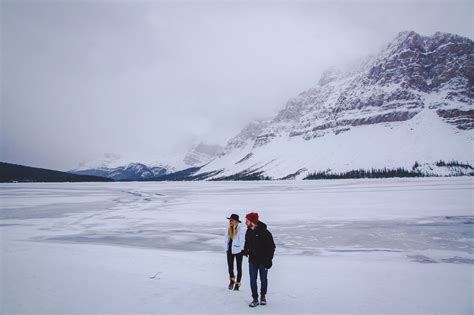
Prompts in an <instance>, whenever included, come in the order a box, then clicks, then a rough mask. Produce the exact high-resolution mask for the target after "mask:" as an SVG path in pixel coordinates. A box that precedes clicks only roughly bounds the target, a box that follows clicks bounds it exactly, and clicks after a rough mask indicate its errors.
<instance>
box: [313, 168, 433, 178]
mask: <svg viewBox="0 0 474 315" xmlns="http://www.w3.org/2000/svg"><path fill="white" fill-rule="evenodd" d="M424 176H425V175H423V174H422V173H421V172H419V171H414V170H411V171H409V170H407V169H404V168H401V167H399V168H396V169H389V168H383V169H371V170H364V169H358V170H352V171H348V172H340V173H332V172H327V171H319V172H315V173H311V174H309V175H308V176H306V177H305V178H304V179H351V178H388V177H424Z"/></svg>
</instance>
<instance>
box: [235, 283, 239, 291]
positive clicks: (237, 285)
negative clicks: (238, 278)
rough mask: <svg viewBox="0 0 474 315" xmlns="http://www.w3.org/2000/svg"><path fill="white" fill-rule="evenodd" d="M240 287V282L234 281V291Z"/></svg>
mask: <svg viewBox="0 0 474 315" xmlns="http://www.w3.org/2000/svg"><path fill="white" fill-rule="evenodd" d="M239 288H240V282H236V283H235V287H234V291H239Z"/></svg>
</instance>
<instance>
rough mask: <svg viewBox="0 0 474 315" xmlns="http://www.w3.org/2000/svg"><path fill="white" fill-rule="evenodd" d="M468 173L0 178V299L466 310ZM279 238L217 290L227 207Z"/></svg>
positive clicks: (98, 304)
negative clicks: (256, 292) (254, 290)
mask: <svg viewBox="0 0 474 315" xmlns="http://www.w3.org/2000/svg"><path fill="white" fill-rule="evenodd" d="M473 183H474V182H473V180H472V179H471V178H423V179H384V180H337V181H301V182H294V181H293V182H289V181H278V182H218V183H217V182H172V183H137V182H134V183H74V184H72V183H71V184H40V183H37V184H2V185H0V202H1V209H2V210H1V211H0V219H1V222H0V236H1V238H0V241H1V243H0V245H1V246H0V248H1V251H2V252H1V258H2V259H1V260H0V264H1V269H0V270H1V274H0V276H1V279H0V280H1V281H0V283H1V288H0V292H1V294H0V313H3V314H12V313H144V312H147V313H202V314H217V313H221V314H222V313H244V314H245V313H247V314H256V313H259V314H261V313H271V314H275V313H280V314H293V313H307V314H308V313H311V314H315V313H359V314H364V313H377V314H380V313H398V314H400V313H403V314H408V313H411V314H413V313H431V314H432V313H451V314H472V313H473V311H474V309H473V288H474V286H473V276H472V275H473V267H474V253H473V248H474V243H473V240H474V231H473V226H474V225H473V224H474V215H473V210H472V209H473V207H472V201H473V200H472V196H473ZM249 211H258V212H259V213H260V216H261V220H262V221H263V222H265V223H267V224H268V226H269V229H270V231H271V232H272V233H273V235H274V238H275V242H276V245H277V250H276V254H275V259H274V265H273V267H272V269H271V270H270V272H269V291H268V295H267V300H268V305H266V306H259V307H257V309H250V308H249V307H248V306H247V305H248V302H250V295H251V294H250V289H249V284H248V281H249V280H248V279H249V278H248V265H247V259H246V258H244V264H243V267H244V268H243V269H244V270H243V271H244V275H243V279H242V287H241V291H240V292H233V291H229V290H227V282H228V275H227V265H226V256H225V253H224V252H223V250H222V241H223V240H222V238H223V234H224V231H225V228H226V225H227V220H226V219H225V218H226V217H227V216H228V215H229V214H230V213H238V214H240V215H241V216H244V215H245V213H247V212H249Z"/></svg>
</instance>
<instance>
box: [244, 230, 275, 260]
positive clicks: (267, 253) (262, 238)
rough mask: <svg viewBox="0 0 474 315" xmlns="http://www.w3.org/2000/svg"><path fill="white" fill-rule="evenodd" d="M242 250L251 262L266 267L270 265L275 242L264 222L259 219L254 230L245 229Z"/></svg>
mask: <svg viewBox="0 0 474 315" xmlns="http://www.w3.org/2000/svg"><path fill="white" fill-rule="evenodd" d="M244 252H245V253H246V254H248V256H249V262H250V263H251V264H254V265H257V266H264V267H265V268H268V269H270V268H271V267H272V259H273V254H274V253H275V243H274V242H273V236H272V233H270V231H269V230H267V225H266V224H265V223H263V222H260V221H259V222H258V224H257V227H256V228H255V230H252V229H251V228H248V229H247V232H246V233H245V247H244Z"/></svg>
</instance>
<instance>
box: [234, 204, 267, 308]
mask: <svg viewBox="0 0 474 315" xmlns="http://www.w3.org/2000/svg"><path fill="white" fill-rule="evenodd" d="M227 219H228V220H229V228H228V230H227V233H226V237H225V240H226V241H225V246H226V251H227V266H228V268H229V278H230V283H229V290H234V291H238V290H239V288H240V280H241V279H242V259H243V256H244V255H245V256H247V257H248V258H249V274H250V288H251V289H252V298H253V300H252V302H251V303H250V304H249V306H250V307H255V306H257V305H259V304H260V305H266V304H267V300H266V298H265V295H266V293H267V285H268V280H267V274H268V269H270V268H271V267H272V259H273V254H274V253H275V243H274V242H273V236H272V233H270V231H269V230H267V225H266V224H265V223H263V222H261V221H259V220H258V213H256V212H250V213H248V214H247V215H246V216H245V224H246V225H247V231H246V232H245V235H244V234H243V231H242V228H241V227H240V226H239V223H241V222H240V220H239V216H238V215H237V214H232V215H231V216H230V218H227ZM234 260H235V261H236V262H237V279H236V278H235V275H234ZM257 274H260V285H261V288H260V303H259V301H258V288H257Z"/></svg>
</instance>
